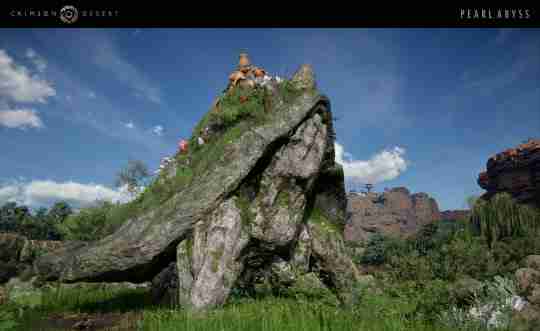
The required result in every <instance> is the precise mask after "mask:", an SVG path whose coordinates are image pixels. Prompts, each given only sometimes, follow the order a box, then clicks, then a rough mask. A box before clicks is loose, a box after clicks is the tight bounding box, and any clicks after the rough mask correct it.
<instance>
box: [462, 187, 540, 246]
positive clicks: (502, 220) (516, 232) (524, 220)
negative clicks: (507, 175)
mask: <svg viewBox="0 0 540 331" xmlns="http://www.w3.org/2000/svg"><path fill="white" fill-rule="evenodd" d="M471 223H472V225H473V226H474V228H475V229H476V230H477V231H478V232H479V233H480V234H481V235H482V236H484V237H485V238H486V239H487V241H488V244H489V245H490V246H491V245H493V244H494V243H495V242H496V241H499V240H501V239H503V238H508V237H522V236H525V235H527V234H533V233H537V232H538V230H539V228H540V212H539V211H538V210H536V209H535V208H533V207H530V206H527V205H522V204H518V203H517V202H516V201H514V200H513V199H512V196H511V195H510V194H508V193H499V194H497V195H495V196H494V197H492V198H491V199H490V200H489V201H485V200H483V199H478V200H477V201H476V202H475V203H474V206H473V208H472V210H471Z"/></svg>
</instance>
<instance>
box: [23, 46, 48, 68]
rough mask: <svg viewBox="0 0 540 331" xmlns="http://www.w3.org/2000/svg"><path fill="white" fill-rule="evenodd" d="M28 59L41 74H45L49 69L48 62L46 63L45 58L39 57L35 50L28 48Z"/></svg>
mask: <svg viewBox="0 0 540 331" xmlns="http://www.w3.org/2000/svg"><path fill="white" fill-rule="evenodd" d="M26 57H27V58H29V59H30V61H32V63H33V64H34V66H36V69H37V70H38V71H39V72H44V71H45V69H47V61H45V59H44V58H43V57H41V56H39V55H38V54H37V53H36V51H34V50H33V49H31V48H28V49H27V50H26Z"/></svg>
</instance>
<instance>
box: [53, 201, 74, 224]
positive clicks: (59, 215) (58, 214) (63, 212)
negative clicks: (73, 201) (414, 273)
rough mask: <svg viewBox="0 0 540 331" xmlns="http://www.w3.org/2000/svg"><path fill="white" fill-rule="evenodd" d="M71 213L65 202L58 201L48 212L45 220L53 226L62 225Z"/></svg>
mask: <svg viewBox="0 0 540 331" xmlns="http://www.w3.org/2000/svg"><path fill="white" fill-rule="evenodd" d="M72 213H73V210H72V209H71V206H70V205H69V204H68V203H67V202H65V201H58V202H57V203H55V204H54V205H53V206H52V207H51V209H50V210H49V213H48V214H47V220H48V221H49V222H51V223H54V224H58V223H62V222H63V221H64V220H65V219H66V218H67V217H68V216H69V215H71V214H72Z"/></svg>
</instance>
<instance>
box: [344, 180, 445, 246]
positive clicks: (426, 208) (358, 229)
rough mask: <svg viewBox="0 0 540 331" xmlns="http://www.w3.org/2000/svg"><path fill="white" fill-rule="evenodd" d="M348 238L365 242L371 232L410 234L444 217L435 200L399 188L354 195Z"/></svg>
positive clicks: (349, 218)
mask: <svg viewBox="0 0 540 331" xmlns="http://www.w3.org/2000/svg"><path fill="white" fill-rule="evenodd" d="M347 213H348V220H347V225H346V226H345V240H347V241H352V242H365V241H367V240H368V239H369V237H370V236H371V234H374V233H381V234H383V235H393V236H400V237H406V236H408V235H410V234H413V233H415V232H416V231H417V230H418V229H419V228H420V227H421V226H422V225H425V224H428V223H430V222H432V221H437V220H440V219H441V215H440V212H439V207H438V205H437V202H436V201H435V199H433V198H430V197H429V196H428V195H427V194H426V193H415V194H412V195H411V194H410V192H409V190H407V189H406V188H404V187H397V188H393V189H390V190H387V191H386V192H384V193H382V194H378V193H367V194H350V195H349V196H348V206H347Z"/></svg>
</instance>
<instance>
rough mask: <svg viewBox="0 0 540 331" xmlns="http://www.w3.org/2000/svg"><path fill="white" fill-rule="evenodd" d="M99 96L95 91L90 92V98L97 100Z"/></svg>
mask: <svg viewBox="0 0 540 331" xmlns="http://www.w3.org/2000/svg"><path fill="white" fill-rule="evenodd" d="M96 97H97V96H96V94H95V93H94V92H93V91H90V92H88V98H90V99H95V98H96Z"/></svg>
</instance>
